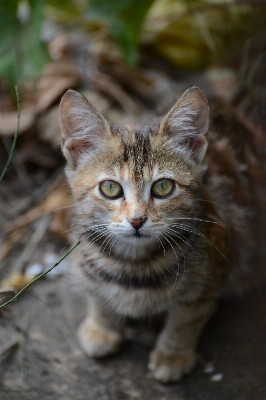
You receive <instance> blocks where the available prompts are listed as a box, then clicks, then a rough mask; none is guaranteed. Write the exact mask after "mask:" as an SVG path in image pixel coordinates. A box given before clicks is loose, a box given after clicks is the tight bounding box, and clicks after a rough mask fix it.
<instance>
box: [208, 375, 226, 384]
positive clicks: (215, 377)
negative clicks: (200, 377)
mask: <svg viewBox="0 0 266 400" xmlns="http://www.w3.org/2000/svg"><path fill="white" fill-rule="evenodd" d="M223 377H224V376H223V374H221V373H219V374H214V375H212V376H211V378H210V380H211V381H212V382H221V381H222V380H223Z"/></svg>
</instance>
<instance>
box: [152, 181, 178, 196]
mask: <svg viewBox="0 0 266 400" xmlns="http://www.w3.org/2000/svg"><path fill="white" fill-rule="evenodd" d="M174 188H175V184H174V182H173V181H172V180H171V179H167V178H163V179H159V180H158V181H156V182H154V184H153V185H152V187H151V195H152V196H153V197H155V198H157V199H162V198H163V197H167V196H169V195H170V194H171V193H172V192H173V190H174Z"/></svg>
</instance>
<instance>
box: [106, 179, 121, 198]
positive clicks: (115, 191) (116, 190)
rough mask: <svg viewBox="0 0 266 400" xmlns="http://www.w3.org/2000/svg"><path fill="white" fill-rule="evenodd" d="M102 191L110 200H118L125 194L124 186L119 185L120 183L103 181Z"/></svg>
mask: <svg viewBox="0 0 266 400" xmlns="http://www.w3.org/2000/svg"><path fill="white" fill-rule="evenodd" d="M100 191H101V193H102V194H103V195H104V196H106V197H109V199H113V200H115V199H118V198H119V197H122V196H123V194H124V192H123V189H122V186H121V185H119V183H117V182H115V181H103V182H101V183H100Z"/></svg>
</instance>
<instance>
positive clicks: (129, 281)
mask: <svg viewBox="0 0 266 400" xmlns="http://www.w3.org/2000/svg"><path fill="white" fill-rule="evenodd" d="M77 268H78V269H79V272H80V273H81V274H82V279H83V280H84V281H85V282H86V286H87V290H88V292H89V293H93V294H94V295H95V296H97V297H98V298H100V299H101V300H102V301H103V302H104V303H105V304H106V305H107V306H108V307H110V308H111V309H113V310H115V311H116V312H117V313H118V314H121V315H129V316H132V317H142V316H146V315H152V314H158V313H160V312H163V311H165V310H168V309H169V308H170V307H171V306H172V305H173V304H174V303H175V302H176V300H177V299H179V300H180V301H191V300H192V299H194V298H195V297H197V296H198V295H199V293H200V292H201V290H202V284H201V283H200V282H201V280H202V277H203V275H204V273H203V272H201V274H200V275H202V276H200V275H199V274H198V273H196V274H194V278H193V280H194V281H195V282H194V289H193V291H191V290H189V289H188V288H189V285H190V283H191V278H189V275H188V274H185V268H186V260H185V259H184V257H183V256H181V255H180V257H179V258H176V255H175V254H174V253H173V252H172V251H169V252H166V254H165V256H163V257H161V258H158V259H153V260H151V261H149V262H147V261H146V262H143V261H136V262H134V263H132V261H131V262H129V261H128V262H127V260H121V259H116V258H115V257H110V256H109V257H104V256H103V255H102V254H101V255H99V254H97V252H96V251H95V252H93V249H91V253H90V255H89V256H88V257H84V260H83V262H82V263H80V264H79V266H77ZM195 269H196V270H197V271H200V270H199V269H198V267H196V266H195ZM197 282H198V283H199V284H198V283H197Z"/></svg>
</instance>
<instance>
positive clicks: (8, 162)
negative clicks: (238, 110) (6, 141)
mask: <svg viewBox="0 0 266 400" xmlns="http://www.w3.org/2000/svg"><path fill="white" fill-rule="evenodd" d="M15 91H16V98H17V111H18V112H17V129H16V132H15V135H14V139H13V143H12V147H11V150H10V153H9V156H8V160H7V163H6V165H5V168H4V169H3V172H2V174H1V176H0V182H2V179H3V177H4V175H5V173H6V170H7V168H8V166H9V164H10V161H11V159H12V156H13V153H14V150H15V146H16V142H17V137H18V132H19V122H20V97H19V91H18V87H17V86H15Z"/></svg>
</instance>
